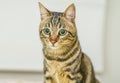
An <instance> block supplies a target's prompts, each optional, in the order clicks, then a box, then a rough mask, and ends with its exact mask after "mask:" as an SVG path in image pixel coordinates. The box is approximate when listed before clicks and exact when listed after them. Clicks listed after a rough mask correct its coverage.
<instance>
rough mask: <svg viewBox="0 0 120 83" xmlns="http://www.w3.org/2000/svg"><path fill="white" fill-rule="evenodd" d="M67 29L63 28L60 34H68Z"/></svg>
mask: <svg viewBox="0 0 120 83" xmlns="http://www.w3.org/2000/svg"><path fill="white" fill-rule="evenodd" d="M66 32H67V31H66V30H65V29H61V30H60V32H59V35H61V36H63V35H65V34H66Z"/></svg>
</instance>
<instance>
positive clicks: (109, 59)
mask: <svg viewBox="0 0 120 83" xmlns="http://www.w3.org/2000/svg"><path fill="white" fill-rule="evenodd" d="M106 16H107V18H106V22H105V29H106V31H105V34H106V35H105V56H104V61H105V71H104V72H103V74H101V75H100V77H101V79H102V83H120V72H119V70H120V65H119V64H120V61H119V59H120V44H119V43H120V37H119V36H120V0H107V12H106ZM12 76H13V77H12ZM1 78H3V79H5V78H19V79H20V78H23V79H31V80H32V79H34V80H40V79H41V78H40V74H39V73H38V74H37V73H26V74H25V73H5V72H0V79H1ZM39 78H40V79H39ZM41 83H42V82H41Z"/></svg>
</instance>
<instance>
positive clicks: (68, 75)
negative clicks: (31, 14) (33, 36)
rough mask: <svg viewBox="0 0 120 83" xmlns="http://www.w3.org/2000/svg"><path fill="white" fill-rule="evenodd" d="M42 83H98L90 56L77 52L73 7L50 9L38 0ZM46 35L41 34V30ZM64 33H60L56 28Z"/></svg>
mask: <svg viewBox="0 0 120 83" xmlns="http://www.w3.org/2000/svg"><path fill="white" fill-rule="evenodd" d="M39 6H40V12H41V23H40V28H39V32H40V38H41V41H42V43H43V53H44V77H45V81H44V82H45V83H99V82H98V81H97V80H96V78H95V74H94V69H93V66H92V63H91V61H90V59H89V58H88V57H87V56H86V55H85V54H84V53H83V52H82V51H81V47H80V43H79V40H78V36H77V30H76V25H75V7H74V4H72V5H70V6H69V7H68V8H67V9H66V10H65V12H63V13H59V12H50V11H49V10H48V9H47V8H45V7H44V6H43V5H42V4H41V3H39ZM46 28H47V32H48V33H49V32H50V33H49V34H45V29H46ZM62 29H64V30H65V31H66V33H65V34H64V35H60V30H62Z"/></svg>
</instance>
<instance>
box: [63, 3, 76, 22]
mask: <svg viewBox="0 0 120 83" xmlns="http://www.w3.org/2000/svg"><path fill="white" fill-rule="evenodd" d="M75 16H76V9H75V5H74V4H71V5H70V6H68V7H67V9H66V10H65V12H64V17H65V18H66V19H67V20H68V21H70V22H74V21H75Z"/></svg>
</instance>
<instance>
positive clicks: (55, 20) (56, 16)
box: [46, 12, 64, 28]
mask: <svg viewBox="0 0 120 83" xmlns="http://www.w3.org/2000/svg"><path fill="white" fill-rule="evenodd" d="M50 16H51V17H50V18H49V20H48V22H47V23H46V26H47V25H49V26H50V25H51V27H52V28H54V27H57V26H58V25H59V27H60V26H61V25H63V24H64V23H63V22H62V20H61V17H62V16H63V13H62V12H51V15H50ZM49 26H48V27H49Z"/></svg>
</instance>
